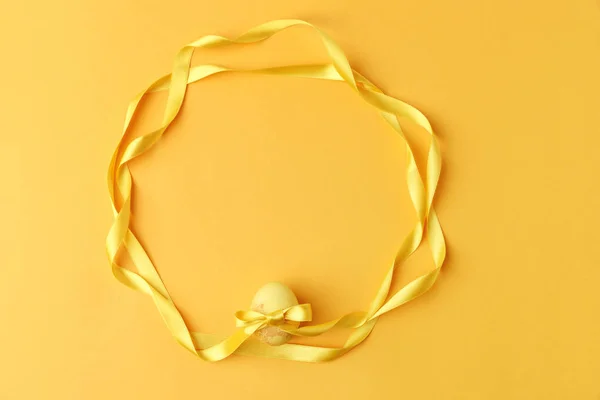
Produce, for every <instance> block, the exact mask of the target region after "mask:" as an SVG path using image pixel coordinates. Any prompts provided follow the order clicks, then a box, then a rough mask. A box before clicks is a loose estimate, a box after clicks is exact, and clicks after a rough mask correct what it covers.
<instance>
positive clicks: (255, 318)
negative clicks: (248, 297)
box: [235, 304, 312, 329]
mask: <svg viewBox="0 0 600 400" xmlns="http://www.w3.org/2000/svg"><path fill="white" fill-rule="evenodd" d="M235 319H236V321H235V325H236V326H237V327H238V328H247V327H253V328H255V329H260V328H263V327H265V326H268V325H270V326H281V325H285V324H289V323H292V324H295V323H298V322H308V321H311V320H312V309H311V307H310V304H297V305H295V306H291V307H288V308H284V309H282V310H276V311H272V312H270V313H266V314H264V313H261V312H260V311H252V310H249V311H238V312H236V313H235Z"/></svg>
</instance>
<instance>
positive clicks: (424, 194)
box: [106, 20, 446, 362]
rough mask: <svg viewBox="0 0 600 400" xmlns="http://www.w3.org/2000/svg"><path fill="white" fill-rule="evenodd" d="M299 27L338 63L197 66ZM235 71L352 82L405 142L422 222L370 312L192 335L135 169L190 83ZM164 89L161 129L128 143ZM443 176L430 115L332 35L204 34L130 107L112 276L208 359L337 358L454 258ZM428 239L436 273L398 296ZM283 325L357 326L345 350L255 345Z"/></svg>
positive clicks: (119, 172)
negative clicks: (211, 52)
mask: <svg viewBox="0 0 600 400" xmlns="http://www.w3.org/2000/svg"><path fill="white" fill-rule="evenodd" d="M296 25H304V26H308V27H311V28H313V29H314V30H315V31H316V32H317V34H318V35H319V37H320V39H321V41H322V43H323V45H324V46H325V48H326V50H327V53H328V54H329V56H330V58H331V63H330V64H323V65H293V66H284V67H275V68H261V69H254V70H238V69H233V68H227V67H223V66H218V65H200V66H195V67H191V65H190V64H191V59H192V55H193V53H194V50H195V49H196V48H203V47H224V46H228V45H232V44H237V43H255V42H259V41H262V40H265V39H267V38H269V37H271V36H273V35H274V34H276V33H278V32H280V31H282V30H284V29H286V28H289V27H291V26H296ZM234 71H244V72H250V73H259V74H266V75H280V76H293V77H304V78H313V79H324V80H331V81H342V82H345V83H347V84H348V85H349V87H350V88H351V89H352V90H353V91H354V92H355V93H357V94H358V95H359V96H361V97H362V98H363V99H364V100H366V101H367V102H368V103H369V104H371V105H373V106H374V107H375V108H376V109H377V110H378V111H379V112H380V114H381V115H382V116H383V118H384V119H385V120H386V121H387V122H388V123H389V124H390V125H391V127H392V128H393V129H394V131H396V132H397V133H398V134H399V135H400V136H401V137H402V138H403V139H404V140H405V143H406V150H407V155H408V157H407V158H408V165H407V169H406V177H407V186H408V191H409V194H410V198H411V201H412V204H413V206H414V208H415V211H416V214H417V222H416V224H415V226H414V228H413V229H412V231H411V232H410V233H409V234H408V235H407V236H406V238H405V239H404V241H403V242H402V244H401V245H400V248H399V250H398V253H397V255H396V258H395V261H394V263H393V264H392V265H391V266H390V268H389V269H388V271H387V273H386V274H385V276H384V279H383V281H382V283H381V285H380V287H379V289H378V291H377V293H376V294H375V297H374V299H373V301H372V302H371V304H370V306H369V308H368V310H367V311H361V312H353V313H349V314H346V315H344V316H342V317H340V318H338V319H335V320H332V321H328V322H325V323H322V324H316V325H307V326H302V327H295V325H296V324H286V323H285V321H292V322H306V321H310V318H308V317H309V314H310V312H309V311H310V310H309V309H308V310H307V309H306V308H304V307H306V306H307V305H302V306H294V307H291V308H290V309H286V310H280V311H279V312H276V313H274V314H269V315H257V314H254V312H242V313H241V314H240V313H238V314H236V317H237V319H238V323H237V324H238V328H237V330H236V331H235V332H234V333H233V334H232V335H231V336H229V337H226V338H221V337H217V336H214V335H208V334H204V333H200V332H191V331H190V330H189V329H188V327H187V325H186V323H185V321H184V319H183V317H182V316H181V314H180V313H179V311H178V310H177V307H176V306H175V304H174V303H173V300H172V299H171V296H170V295H169V293H168V291H167V288H166V287H165V285H164V283H163V282H162V280H161V278H160V276H159V274H158V272H157V270H156V268H155V267H154V265H153V263H152V261H151V260H150V257H149V256H148V254H147V253H146V251H145V250H144V248H143V246H142V245H141V243H140V242H139V240H138V239H137V238H136V236H135V235H134V234H133V232H132V231H131V230H130V228H129V227H130V222H131V194H132V190H133V181H132V176H131V172H130V170H129V167H128V165H127V164H128V163H129V162H130V161H131V160H133V159H135V158H136V157H139V156H141V155H142V154H144V153H145V152H146V151H148V150H150V149H151V148H152V146H154V145H155V144H156V143H157V142H158V141H159V140H160V138H161V137H162V135H163V134H164V132H165V131H166V130H167V128H168V127H169V125H170V124H171V122H173V120H174V119H175V117H176V116H177V114H178V113H179V111H180V109H181V105H182V104H183V101H184V98H185V93H186V90H187V86H188V85H189V84H191V83H194V82H197V81H200V80H202V79H204V78H206V77H208V76H211V75H214V74H218V73H223V72H234ZM163 90H167V91H168V92H169V95H168V99H167V104H166V107H165V112H164V116H163V123H162V125H161V127H160V128H159V129H157V130H155V131H152V132H150V133H147V134H145V135H143V136H140V137H137V138H135V139H133V140H131V141H130V142H126V140H125V136H126V135H125V134H126V133H127V131H128V129H129V126H130V123H131V120H132V118H133V117H134V115H135V114H136V112H137V111H138V106H139V103H140V101H141V100H142V98H144V97H145V96H146V95H148V94H150V93H153V92H158V91H163ZM401 118H404V119H407V120H410V121H412V122H413V123H415V124H417V125H418V126H420V127H421V128H422V129H423V130H424V131H425V132H427V133H428V134H429V135H430V139H431V140H430V143H429V150H428V157H427V167H426V175H425V179H422V178H421V174H420V172H419V169H418V167H417V164H416V162H415V158H414V154H413V151H412V149H411V146H410V144H409V143H408V142H407V141H406V138H405V137H404V134H403V132H402V128H401V126H400V119H401ZM440 171H441V155H440V150H439V145H438V142H437V138H436V136H435V134H434V133H433V130H432V129H431V125H430V123H429V121H428V120H427V118H426V117H425V116H424V115H423V114H422V113H421V112H420V111H419V110H417V109H416V108H414V107H412V106H410V105H409V104H407V103H404V102H402V101H400V100H398V99H396V98H394V97H391V96H388V95H386V94H384V93H383V92H382V91H381V89H379V88H378V87H377V86H375V85H374V84H373V83H371V82H370V81H369V80H368V79H367V78H365V77H364V76H362V75H361V74H359V73H358V72H357V71H355V70H353V69H352V67H351V66H350V64H349V63H348V60H347V59H346V56H345V55H344V53H343V51H342V50H341V49H340V48H339V46H338V45H337V44H336V43H335V42H334V41H333V40H332V39H331V38H330V37H329V35H327V34H326V33H324V32H323V31H321V30H320V29H318V28H316V27H315V26H313V25H311V24H309V23H307V22H305V21H301V20H276V21H271V22H267V23H265V24H262V25H259V26H257V27H255V28H252V29H250V30H249V31H247V32H246V33H244V34H242V35H241V36H239V37H238V38H236V39H228V38H225V37H222V36H216V35H208V36H203V37H201V38H200V39H198V40H196V41H194V42H192V43H190V44H188V45H186V46H185V47H183V48H182V49H181V50H180V51H179V53H178V54H177V56H176V58H175V63H174V66H173V71H172V73H171V74H169V75H165V76H163V77H162V78H160V79H158V80H157V81H155V82H154V83H153V84H151V85H150V86H149V87H148V88H147V89H146V90H145V91H143V92H141V93H140V94H138V95H137V96H136V97H135V98H134V99H133V100H132V101H131V103H130V104H129V107H128V109H127V114H126V118H125V126H124V128H123V136H122V138H121V140H120V141H119V144H118V145H117V148H116V149H115V151H114V153H113V156H112V159H111V162H110V165H109V169H108V190H109V194H110V198H111V203H112V207H113V214H114V217H115V219H114V223H113V225H112V227H111V229H110V231H109V234H108V237H107V240H106V248H107V253H108V259H109V262H110V265H111V268H112V273H113V275H114V276H115V277H116V278H117V279H118V280H119V281H120V282H121V283H123V284H124V285H127V286H128V287H130V288H132V289H134V290H137V291H140V292H143V293H145V294H147V295H149V296H151V298H152V300H153V301H154V304H155V305H156V307H157V309H158V311H159V313H160V314H161V316H162V318H163V320H164V322H165V324H166V325H167V327H168V329H169V330H170V332H171V334H172V335H173V336H174V337H175V339H176V340H177V341H178V342H179V343H180V344H181V345H182V346H183V347H185V348H186V349H187V350H188V351H190V352H191V353H192V354H194V355H195V356H197V357H199V358H201V359H203V360H207V361H217V360H221V359H223V358H225V357H228V356H229V355H231V354H233V353H236V354H242V355H253V356H260V357H269V358H279V359H287V360H295V361H306V362H321V361H328V360H332V359H335V358H338V357H340V356H342V355H343V354H345V353H347V352H348V351H350V350H351V349H353V348H354V347H356V346H357V345H359V344H360V343H361V342H362V341H363V340H364V339H365V338H366V337H367V336H369V334H370V333H371V331H372V329H373V327H374V326H375V323H376V322H377V319H378V317H379V316H381V315H382V314H384V313H386V312H389V311H391V310H393V309H395V308H397V307H399V306H400V305H402V304H404V303H406V302H408V301H410V300H413V299H415V298H416V297H418V296H420V295H421V294H423V293H425V292H426V291H427V290H429V288H431V286H432V285H433V284H434V282H435V281H436V279H437V277H438V275H439V272H440V268H441V267H442V264H443V262H444V259H445V256H446V245H445V241H444V236H443V233H442V229H441V226H440V223H439V220H438V217H437V214H436V212H435V210H434V209H433V207H432V203H433V198H434V195H435V190H436V187H437V183H438V180H439V176H440ZM424 238H427V241H428V244H429V247H430V249H431V254H432V257H433V261H434V268H433V269H432V270H431V271H430V272H428V273H426V274H424V275H421V276H419V277H417V278H416V279H414V280H412V281H411V282H409V283H408V284H406V285H405V286H404V287H402V288H401V289H400V290H398V291H397V292H396V293H394V294H392V295H391V296H390V293H389V292H390V287H391V284H392V279H393V277H394V273H395V271H396V268H397V267H398V266H399V265H401V264H402V263H403V262H404V261H405V260H406V259H407V258H408V257H409V256H410V255H411V254H412V253H413V252H414V251H415V250H416V249H417V248H418V247H419V245H420V244H421V242H422V241H423V239H424ZM121 252H127V253H128V254H129V256H130V258H131V260H132V261H133V263H134V265H135V266H136V268H137V273H136V272H133V271H131V270H129V269H126V268H123V267H121V266H120V265H119V264H118V262H117V259H118V257H119V255H120V253H121ZM280 323H282V324H281V325H280V327H281V329H282V330H285V331H286V332H289V333H291V334H293V335H299V336H318V335H321V334H323V333H325V332H327V331H329V330H331V329H334V328H338V327H343V328H350V329H352V332H351V334H350V335H349V337H348V339H347V340H346V342H345V343H344V345H343V346H341V347H339V348H329V347H317V346H308V345H299V344H284V345H281V346H276V347H272V346H268V345H265V344H262V343H260V342H258V341H255V340H248V338H249V337H250V336H251V335H252V334H253V333H254V332H256V331H257V330H258V329H261V328H262V327H264V326H266V325H269V324H280Z"/></svg>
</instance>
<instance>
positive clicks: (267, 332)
mask: <svg viewBox="0 0 600 400" xmlns="http://www.w3.org/2000/svg"><path fill="white" fill-rule="evenodd" d="M297 304H298V299H296V295H295V294H294V292H292V290H291V289H290V288H289V287H287V286H285V285H284V284H282V283H278V282H271V283H267V284H266V285H264V286H263V287H261V288H260V289H258V291H257V292H256V294H255V295H254V299H252V304H251V305H250V309H251V310H252V311H258V312H260V313H263V314H268V313H270V312H273V311H277V310H282V309H284V308H288V307H291V306H295V305H297ZM294 326H298V324H294ZM254 335H255V336H256V337H257V338H258V339H259V340H260V341H261V342H264V343H267V344H269V345H271V346H279V345H282V344H284V343H287V342H289V340H290V339H291V338H292V335H290V334H289V333H287V332H284V331H282V330H281V329H279V328H278V327H277V326H272V325H270V326H265V327H264V328H262V329H260V330H259V331H257V332H256V333H255V334H254Z"/></svg>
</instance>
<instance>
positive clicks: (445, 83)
mask: <svg viewBox="0 0 600 400" xmlns="http://www.w3.org/2000/svg"><path fill="white" fill-rule="evenodd" d="M276 18H302V19H306V20H308V21H309V22H312V23H315V24H316V25H317V26H320V27H322V28H323V29H324V30H325V31H326V32H328V33H330V34H331V35H332V36H333V38H334V39H336V40H337V41H338V42H339V43H340V45H341V46H342V48H343V49H344V50H345V51H346V53H347V54H348V57H349V59H350V61H351V63H352V64H353V65H354V66H355V67H356V68H357V69H358V70H359V71H360V72H361V73H363V74H364V75H366V76H367V77H369V78H370V79H372V80H373V81H374V82H375V83H376V84H377V85H379V86H381V87H382V88H383V89H384V90H386V91H387V92H388V93H390V94H392V95H394V96H396V97H399V98H401V99H403V100H405V101H408V102H410V103H412V104H413V105H415V106H417V107H419V108H420V109H421V110H422V111H423V112H424V113H425V114H426V115H427V116H428V117H430V119H431V121H432V123H433V125H434V129H436V131H437V132H438V133H439V135H440V138H441V146H442V151H443V156H444V171H443V175H442V183H441V187H440V192H439V196H438V197H437V200H436V207H437V209H438V213H439V216H440V219H441V222H442V226H443V228H444V230H445V233H446V235H447V239H448V244H449V258H448V262H447V264H446V266H445V268H444V270H443V273H442V275H441V276H440V279H439V281H438V283H437V284H436V286H435V288H434V289H433V290H432V291H431V292H429V293H428V294H427V295H425V296H423V297H421V298H419V299H418V300H416V301H414V302H412V303H410V304H408V305H406V306H403V307H401V308H400V309H397V310H395V311H394V312H392V313H390V314H388V315H385V316H384V317H382V318H381V320H380V322H379V324H378V325H377V327H376V328H375V330H374V332H373V334H372V335H371V336H370V338H369V339H368V340H367V341H366V342H365V343H364V344H363V345H362V346H360V347H358V348H357V349H356V350H354V351H352V352H351V353H350V354H348V355H346V356H344V357H343V358H341V359H339V360H336V361H334V362H331V363H326V364H317V365H311V364H302V363H293V362H286V361H277V360H265V359H257V358H246V357H236V356H234V357H231V358H229V359H227V360H225V361H223V362H219V363H215V364H210V363H204V362H201V361H199V360H197V359H195V358H193V357H192V356H191V355H190V354H188V353H187V352H186V351H185V350H183V349H182V348H181V347H179V346H178V345H177V344H176V343H175V342H174V341H173V340H172V338H171V337H170V335H169V334H168V332H167V330H166V328H165V327H164V326H163V323H162V321H161V319H160V317H159V315H158V313H157V311H156V310H155V308H154V306H153V305H152V302H151V300H150V299H149V298H147V297H145V296H143V295H141V294H138V293H135V292H133V291H130V290H129V289H127V288H125V287H123V286H121V285H120V284H118V283H117V282H116V281H115V280H114V279H113V278H112V276H111V274H110V270H109V266H108V264H107V261H106V258H105V252H104V239H105V236H106V233H107V231H108V228H109V226H110V224H111V213H110V206H109V201H108V196H107V193H106V188H105V171H106V167H107V164H108V161H109V157H110V153H111V151H112V149H113V147H114V146H115V145H116V142H117V140H118V137H119V134H120V128H121V125H122V121H123V118H124V113H125V109H126V105H127V102H128V101H129V99H130V98H131V97H133V95H134V94H136V93H137V92H138V91H139V90H141V89H142V88H144V87H145V86H146V85H147V84H148V83H150V82H151V81H152V80H153V79H155V78H157V77H159V76H161V75H162V74H164V73H166V72H168V71H169V70H170V67H171V62H172V58H173V56H174V54H175V52H176V51H177V50H178V49H179V47H181V46H182V45H183V44H185V43H187V42H189V41H191V40H193V39H195V38H196V37H198V36H200V35H204V34H209V33H218V34H225V35H235V34H238V33H241V32H242V31H245V30H246V29H247V28H250V27H251V26H254V25H256V24H258V23H261V22H265V21H267V20H271V19H276ZM0 49H1V51H2V63H0V73H2V76H3V79H2V93H1V95H0V107H1V108H0V109H1V110H2V129H1V130H0V179H1V182H2V189H1V191H0V221H2V229H1V230H0V243H1V246H2V247H1V250H0V268H1V269H0V271H1V272H2V278H1V279H0V304H1V306H0V328H1V329H0V350H1V352H0V354H1V357H0V360H1V361H0V398H1V399H107V398H109V399H129V398H131V399H138V398H139V399H142V398H143V399H180V398H181V399H187V398H190V399H197V398H218V399H234V398H240V397H242V396H246V398H261V397H263V396H285V398H288V399H313V398H314V399H325V398H347V399H362V398H367V397H368V398H408V399H544V400H548V399H598V398H600V379H599V376H600V339H599V338H600V322H599V314H600V312H599V310H600V294H599V293H600V292H599V291H598V284H600V250H599V246H598V245H597V239H598V233H597V232H598V224H599V223H600V217H599V215H600V213H599V211H598V208H599V206H600V190H599V189H598V186H597V183H598V172H599V171H600V157H598V155H597V150H598V147H599V146H600V139H599V136H598V133H599V129H600V112H598V109H599V107H600V96H599V93H600V78H599V75H598V71H600V9H599V6H598V4H597V3H596V2H595V1H593V0H571V1H555V0H554V1H553V0H545V1H542V0H530V1H527V2H525V1H522V0H505V1H481V0H458V1H443V0H426V1H416V0H399V1H389V0H371V1H358V0H350V1H344V0H306V1H297V2H290V1H272V0H268V1H261V2H250V3H249V2H241V1H235V0H226V1H214V2H208V1H187V0H170V1H156V0H153V1H134V0H103V1H100V0H86V1H77V0H55V1H44V0H23V1H17V0H13V1H11V0H4V2H3V3H2V14H1V15H0ZM195 60H196V61H197V62H211V63H222V64H226V65H234V66H248V67H253V66H255V67H258V66H262V65H277V64H284V63H296V62H298V63H301V62H307V63H310V62H322V61H324V60H325V54H324V51H323V50H322V49H321V47H320V43H319V42H318V40H317V38H316V36H315V35H314V34H313V33H312V32H311V31H310V30H309V29H303V28H293V29H291V30H289V31H288V32H285V33H283V34H281V35H279V36H278V37H276V38H274V39H272V40H271V41H269V42H267V43H263V44H259V45H255V46H250V47H241V48H240V47H238V48H233V49H227V50H211V51H208V50H205V51H199V52H198V54H197V56H196V58H195ZM164 100H165V97H164V96H162V95H155V96H154V97H152V98H151V99H150V100H149V101H147V102H145V103H144V107H145V110H146V113H145V114H144V115H145V117H144V118H141V119H139V120H138V121H137V124H136V129H137V130H139V131H140V132H141V131H146V130H147V129H149V128H150V127H152V126H155V124H156V123H157V121H158V115H159V113H160V111H161V110H162V106H163V104H164ZM204 110H210V111H209V112H207V111H204ZM409 133H410V135H409V136H410V137H412V138H413V140H414V141H415V143H416V144H417V146H418V147H420V148H421V149H422V147H423V144H425V141H424V139H423V138H421V136H420V132H414V131H410V132H409ZM422 159H423V157H422V155H421V157H420V160H419V161H421V162H422ZM404 166H405V154H404V151H403V148H402V143H401V141H400V139H399V138H398V137H397V136H396V135H395V134H394V133H393V131H392V130H391V129H390V128H389V127H387V126H386V124H385V123H384V122H383V120H382V119H381V118H380V117H379V116H378V115H377V114H376V112H375V111H374V110H373V109H372V108H370V107H368V106H366V105H365V104H364V102H362V101H361V100H360V99H359V98H358V97H357V96H355V95H353V94H352V93H351V91H350V90H349V89H348V87H347V86H346V85H343V84H341V83H335V82H317V81H307V80H301V79H294V78H281V77H262V76H248V75H244V74H231V75H223V76H217V77H214V78H210V79H207V80H206V81H203V82H200V83H197V84H195V85H193V86H192V88H191V90H190V92H189V97H188V99H187V101H186V104H185V107H184V110H183V113H182V116H181V118H179V119H178V121H177V122H176V123H175V124H174V126H173V128H172V129H171V130H170V131H169V132H168V135H167V136H166V137H165V139H164V140H163V141H162V142H161V143H160V144H159V145H158V146H157V147H156V148H155V149H154V150H153V151H152V152H151V153H150V154H148V155H147V156H145V157H144V158H142V159H141V160H139V162H136V163H135V164H134V165H133V174H134V177H135V180H136V183H137V189H136V191H135V204H134V211H135V216H134V218H135V220H134V227H135V230H136V231H137V232H138V233H139V236H140V238H141V240H142V241H143V243H144V244H145V245H146V246H147V248H148V251H149V253H150V255H151V256H152V257H153V259H154V260H155V262H156V265H157V268H158V269H159V271H160V273H161V274H162V276H163V277H164V280H165V282H166V284H167V286H168V287H169V289H170V291H171V293H172V296H173V298H174V299H175V301H176V302H177V304H178V305H179V306H180V309H181V311H182V312H183V314H184V316H185V317H186V319H187V320H188V321H189V322H190V324H191V326H192V327H193V328H194V329H198V330H201V331H203V332H214V333H227V332H231V331H232V330H233V315H232V314H233V312H234V311H235V310H238V309H242V308H245V307H247V306H248V304H249V302H250V299H251V298H252V296H253V294H254V291H255V290H256V289H257V288H258V287H259V286H261V285H262V284H264V283H266V282H268V281H273V280H277V281H282V282H284V283H287V284H288V285H290V286H291V287H292V289H294V291H296V293H297V294H298V296H299V298H300V300H302V301H307V302H311V303H312V304H313V306H314V308H315V311H316V318H317V320H319V321H322V320H326V319H327V318H331V317H335V316H338V315H341V314H342V313H344V312H348V311H352V310H357V309H364V308H366V305H367V303H368V301H369V300H370V299H371V298H372V296H373V294H374V291H375V289H376V287H377V285H378V282H379V281H380V279H381V278H382V276H383V273H384V271H385V270H386V268H387V267H388V265H389V263H390V262H391V260H392V258H393V256H394V253H395V251H396V249H397V248H398V245H399V242H400V240H401V238H402V237H403V236H404V235H405V234H406V233H407V232H408V230H409V229H410V227H411V225H412V224H413V222H414V219H415V216H414V212H413V210H412V209H411V207H410V202H409V198H408V194H407V191H406V184H405V179H404V172H403V171H404ZM431 267H432V262H431V260H430V258H429V254H428V252H427V250H426V249H422V250H421V251H420V252H419V253H418V254H417V255H416V256H415V257H414V258H413V259H411V261H410V262H409V263H407V265H406V266H404V267H403V269H402V270H401V273H400V275H399V283H402V282H407V281H408V280H410V278H411V277H414V276H416V275H417V274H419V273H422V272H424V271H426V270H428V268H431ZM337 340H338V338H336V337H327V338H324V339H323V340H321V341H316V342H317V343H320V344H332V343H337Z"/></svg>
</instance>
